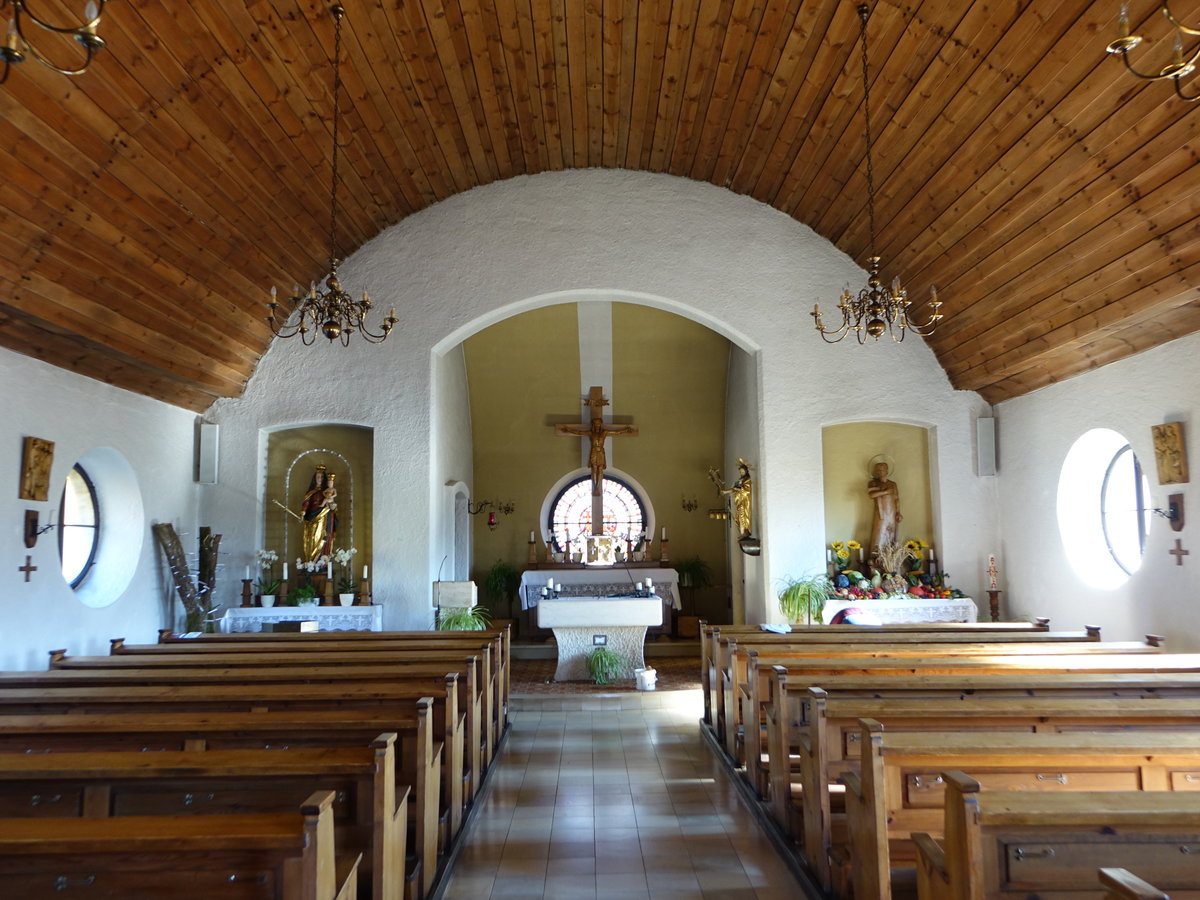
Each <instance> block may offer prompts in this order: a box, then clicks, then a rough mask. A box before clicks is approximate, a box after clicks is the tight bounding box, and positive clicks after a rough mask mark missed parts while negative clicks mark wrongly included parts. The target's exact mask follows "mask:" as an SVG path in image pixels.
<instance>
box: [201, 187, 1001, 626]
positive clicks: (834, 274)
mask: <svg viewBox="0 0 1200 900" xmlns="http://www.w3.org/2000/svg"><path fill="white" fill-rule="evenodd" d="M341 274H342V281H343V283H344V284H345V285H347V287H348V289H349V290H351V291H354V292H357V291H360V290H362V289H363V288H366V289H369V290H370V292H371V294H372V297H373V298H374V299H375V301H376V303H377V305H378V306H380V307H383V308H385V309H386V308H387V307H389V306H392V305H395V306H396V307H397V310H398V315H399V318H400V324H399V325H398V326H397V329H396V332H395V333H394V334H393V336H392V337H391V338H390V339H389V340H388V341H387V343H386V344H384V345H382V346H378V347H374V346H364V345H362V344H361V343H358V344H356V345H355V346H353V347H351V348H349V349H342V348H341V347H320V346H318V347H308V348H306V347H302V346H300V345H299V342H298V341H277V342H276V344H275V345H274V346H272V348H271V349H270V350H269V351H268V353H267V354H266V355H265V356H264V358H263V360H262V362H261V363H260V365H259V367H258V369H257V371H256V373H255V375H254V377H253V379H252V380H251V382H250V384H249V386H248V388H247V390H246V392H245V394H244V396H243V397H242V398H240V399H238V400H230V401H220V402H218V403H217V404H215V405H214V407H213V408H212V410H210V413H209V417H210V418H211V419H212V420H213V421H216V422H219V423H220V424H221V425H222V426H223V430H222V435H221V438H222V448H221V472H222V481H221V484H220V485H218V486H216V487H215V488H213V489H209V490H208V491H206V493H205V495H204V506H203V512H204V518H205V520H206V521H210V522H211V523H212V524H213V525H214V527H217V528H219V529H220V530H222V531H223V532H224V533H225V535H226V541H227V546H228V547H229V549H230V550H231V552H233V548H234V547H237V546H240V547H242V548H244V551H242V552H244V553H245V554H246V556H247V557H248V555H249V554H250V553H252V552H253V549H254V548H255V546H256V540H257V536H258V533H259V527H258V525H257V523H258V521H259V519H260V518H261V512H260V506H259V505H258V504H259V503H260V500H259V498H258V490H257V485H258V484H259V483H260V482H261V472H260V471H258V470H257V469H256V467H255V465H254V464H253V463H254V461H255V460H257V459H259V455H258V446H259V440H260V432H261V430H262V429H267V428H274V427H279V426H283V425H295V424H300V423H303V422H322V421H332V422H350V423H354V424H363V425H369V426H371V427H373V428H374V429H375V441H376V444H375V464H376V473H375V510H376V513H375V515H376V519H375V523H374V534H375V541H374V546H375V557H376V558H375V559H373V560H371V561H370V562H371V565H372V576H373V580H374V588H375V597H376V600H377V601H379V602H384V603H385V604H386V611H385V625H386V627H389V628H399V627H424V626H425V625H426V624H427V623H428V622H429V620H430V612H429V610H430V588H429V584H430V582H431V581H432V580H433V578H434V576H435V574H436V569H437V565H438V561H439V560H440V559H441V558H442V556H443V555H445V553H447V552H449V549H450V548H446V547H443V546H441V539H440V538H439V537H438V536H439V535H440V534H443V533H445V531H446V529H445V528H444V527H442V524H441V523H440V520H439V516H440V513H438V512H436V511H435V510H434V508H433V507H434V506H435V505H436V504H435V502H434V498H435V497H438V496H440V494H439V491H440V487H439V485H441V484H444V481H445V479H446V478H447V477H458V478H462V477H463V476H461V475H458V474H454V475H450V476H447V475H446V473H445V472H442V471H437V468H438V467H439V465H440V464H439V463H435V460H440V459H442V458H443V457H444V452H445V451H444V448H439V447H438V446H437V445H436V442H437V441H439V440H441V439H442V437H446V436H448V435H449V434H450V433H451V432H450V431H444V430H442V429H441V428H437V429H436V431H435V430H434V429H433V428H432V426H434V424H435V418H436V417H437V416H445V415H449V416H451V418H454V417H459V418H461V414H459V413H454V412H451V411H448V410H447V409H446V408H445V405H444V404H442V403H441V401H440V400H438V399H437V398H438V397H439V394H438V390H439V388H438V387H437V386H436V385H435V381H436V380H437V375H436V373H438V372H439V371H440V370H441V363H440V362H439V358H440V357H442V356H443V355H444V354H446V353H448V352H450V351H451V350H453V349H454V348H455V347H457V346H458V344H459V343H460V342H461V341H462V340H463V338H465V337H466V336H468V335H469V334H472V333H474V332H475V331H477V330H479V329H480V328H483V327H486V326H487V325H488V324H491V323H492V322H495V321H499V320H500V319H502V318H505V317H507V316H509V315H512V314H513V313H515V312H519V311H522V310H525V309H530V308H534V307H536V306H540V305H545V304H549V303H557V302H586V301H587V300H589V299H592V300H624V301H632V302H644V303H648V304H650V305H654V306H658V307H660V308H663V309H667V310H669V311H671V312H676V313H679V314H680V315H685V316H688V317H690V318H693V319H695V320H697V321H699V322H701V323H703V324H705V325H707V326H709V327H711V328H713V329H714V330H716V331H718V332H720V333H722V334H725V335H726V336H727V337H729V338H730V339H731V340H732V341H734V342H735V343H736V344H737V345H738V346H739V347H741V348H742V349H743V350H745V351H747V352H748V353H750V354H752V355H753V356H754V357H755V358H756V359H757V360H758V365H759V371H758V373H757V378H758V384H759V390H760V398H761V400H760V402H761V417H760V421H759V423H758V427H759V448H758V450H759V456H760V458H759V462H758V465H759V470H758V473H757V475H758V483H759V484H760V485H761V486H762V496H761V498H760V504H761V505H760V510H761V512H760V513H756V516H757V517H758V525H759V527H760V528H761V530H762V534H761V535H760V537H761V538H762V539H763V541H764V555H763V563H762V565H763V566H764V569H765V570H764V572H763V574H762V577H761V578H760V579H758V582H757V583H758V584H759V585H760V588H759V594H758V596H754V597H748V598H747V609H746V618H747V621H763V620H767V619H771V618H777V612H776V611H775V608H774V600H773V598H772V597H771V595H770V590H771V585H772V583H773V582H774V580H775V579H777V578H778V577H780V576H781V575H783V574H784V573H787V572H795V571H802V570H814V571H815V570H818V569H819V568H820V567H821V566H822V565H823V552H822V543H823V540H824V534H823V527H822V522H823V507H822V496H821V427H822V425H824V424H827V423H829V422H833V421H842V420H844V419H845V417H846V414H847V410H853V413H854V414H855V416H856V417H861V418H865V419H888V418H895V417H896V413H897V411H898V409H901V408H902V409H903V411H904V416H905V418H906V420H909V421H918V422H921V423H924V424H927V425H931V426H933V427H935V428H936V429H937V435H938V437H937V441H936V446H937V459H936V461H935V462H936V465H935V467H934V468H935V470H936V471H938V472H939V473H940V476H941V478H942V487H943V492H942V495H941V497H943V498H951V499H950V500H948V501H947V502H945V503H944V504H942V503H941V502H940V500H939V501H938V509H936V510H935V518H936V519H938V520H939V522H940V525H941V529H942V535H941V537H942V544H943V546H944V559H945V563H946V567H947V568H948V569H949V570H950V571H952V572H954V571H955V569H956V568H957V569H959V570H961V571H964V572H965V571H968V570H975V569H976V568H977V562H978V560H979V558H980V555H981V554H982V553H985V552H986V548H987V547H988V546H989V545H990V544H992V543H994V542H995V540H996V533H995V519H994V516H993V514H992V511H993V509H994V495H993V485H992V484H991V483H990V481H991V480H990V479H981V478H977V477H976V476H975V475H974V464H973V446H972V441H973V431H974V425H973V422H974V418H975V417H976V416H977V415H979V414H981V413H982V412H984V411H986V405H985V404H983V403H982V401H981V400H980V399H979V398H978V396H977V395H975V394H973V393H963V392H955V391H953V390H952V389H951V388H950V386H949V383H948V381H947V379H946V377H945V374H944V373H943V371H942V370H941V368H940V367H939V366H938V364H937V362H936V360H935V359H934V357H933V355H932V354H931V353H930V352H929V350H928V349H927V348H926V347H925V346H924V345H923V344H922V343H921V342H920V341H919V340H911V341H908V342H906V343H904V344H902V345H894V344H890V343H887V344H885V343H880V344H878V345H875V346H872V347H869V348H859V347H857V346H854V345H853V342H852V341H851V342H850V344H843V345H841V346H836V347H827V346H825V345H823V344H822V343H821V342H820V340H819V338H818V337H817V335H816V334H814V333H813V330H812V319H811V318H810V317H809V315H808V311H809V310H811V309H812V305H813V303H814V302H818V301H819V302H822V303H825V304H826V305H827V306H831V305H832V304H833V303H834V302H836V299H837V297H838V295H839V294H840V292H841V289H842V285H843V283H845V282H851V283H853V284H858V283H860V282H863V281H865V275H864V273H863V272H862V270H861V269H859V268H858V266H856V265H855V264H854V263H853V262H852V261H851V260H849V259H848V258H847V257H846V256H845V255H844V254H842V253H840V252H839V251H838V250H837V249H836V248H834V247H833V246H832V245H831V244H829V242H827V241H825V240H824V239H822V238H820V237H819V236H817V235H816V234H815V233H813V232H812V231H811V230H810V229H808V228H806V227H805V226H803V225H800V224H798V223H797V222H796V221H794V220H792V219H791V218H789V217H787V216H785V215H783V214H782V213H780V212H778V211H776V210H774V209H772V208H770V207H768V206H765V205H763V204H761V203H758V202H756V201H754V200H751V199H749V198H746V197H741V196H738V195H735V194H733V193H731V192H729V191H727V190H723V189H721V188H717V187H714V186H712V185H708V184H703V183H699V182H694V181H689V180H686V179H682V178H676V177H672V176H666V175H655V174H650V173H638V172H628V171H621V170H572V171H566V172H555V173H547V174H543V175H537V176H532V177H521V178H514V179H511V180H508V181H504V182H499V183H495V184H491V185H488V186H485V187H481V188H476V189H474V190H471V191H468V192H466V193H463V194H459V195H456V196H454V197H452V198H450V199H448V200H446V201H444V202H442V203H439V204H437V205H435V206H433V207H430V208H429V209H427V210H424V211H423V212H421V213H418V214H416V215H414V216H411V217H409V218H408V219H406V220H405V221H403V222H401V223H400V224H399V225H397V226H394V227H393V228H390V229H388V230H386V231H385V232H383V233H381V234H380V235H379V236H377V237H376V238H375V239H374V240H372V241H370V242H369V243H368V244H367V245H365V246H364V247H363V248H361V249H360V250H359V251H358V252H357V253H356V254H354V256H353V257H351V259H350V260H349V261H348V262H347V263H346V264H344V265H343V266H342V269H341ZM435 405H437V407H438V409H439V412H438V413H437V414H436V416H435V414H434V408H435ZM460 431H461V429H460ZM435 435H441V436H442V437H436V436H435ZM474 439H475V440H487V435H475V436H474ZM439 479H441V480H440V481H439ZM968 563H969V564H968ZM964 581H965V583H964V584H963V586H964V587H965V588H967V589H968V590H976V589H977V588H978V587H979V584H978V582H977V581H976V582H974V583H972V582H970V581H969V580H964Z"/></svg>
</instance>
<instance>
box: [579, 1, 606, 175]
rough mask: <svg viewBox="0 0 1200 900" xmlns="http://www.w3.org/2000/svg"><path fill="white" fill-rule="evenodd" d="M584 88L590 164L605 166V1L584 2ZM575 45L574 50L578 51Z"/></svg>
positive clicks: (588, 160) (588, 162)
mask: <svg viewBox="0 0 1200 900" xmlns="http://www.w3.org/2000/svg"><path fill="white" fill-rule="evenodd" d="M583 35H584V37H583V52H582V57H583V58H582V60H580V62H582V65H583V71H584V78H585V83H584V89H585V91H586V94H585V97H586V98H587V99H586V103H587V122H588V155H587V164H588V165H589V166H602V165H604V0H585V2H584V5H583ZM577 50H578V48H573V51H572V52H577Z"/></svg>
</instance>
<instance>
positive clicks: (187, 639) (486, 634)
mask: <svg viewBox="0 0 1200 900" xmlns="http://www.w3.org/2000/svg"><path fill="white" fill-rule="evenodd" d="M158 640H159V642H158V644H126V643H125V642H124V641H123V640H121V641H120V642H119V643H117V642H116V641H114V648H113V651H112V652H114V653H131V652H133V653H141V652H153V650H151V649H150V648H153V647H161V648H162V649H163V650H164V651H166V652H177V651H179V650H188V651H192V652H208V651H212V652H224V651H227V650H229V649H232V648H235V647H237V648H243V649H245V648H264V649H271V648H275V649H278V648H287V649H293V648H297V647H304V648H310V649H321V648H335V649H342V650H350V649H359V648H361V649H364V650H382V649H387V648H389V647H396V646H400V647H408V646H412V647H427V648H431V649H435V648H438V647H449V646H461V647H467V648H469V647H471V646H472V645H477V644H481V643H487V644H489V645H490V646H491V647H492V652H491V664H492V678H491V682H492V684H493V685H494V694H495V699H494V711H495V724H494V726H493V727H494V729H495V731H496V733H495V735H494V736H493V743H497V742H498V741H499V740H500V736H501V735H502V734H503V733H504V730H505V728H507V726H508V705H509V693H510V690H511V680H512V677H511V656H512V639H511V629H510V628H509V627H507V626H506V627H504V628H502V629H498V630H489V631H372V632H361V631H333V632H279V633H274V632H265V633H260V632H254V633H245V634H198V635H189V636H184V635H178V634H175V633H174V632H172V631H171V630H169V629H161V630H160V631H159V636H158Z"/></svg>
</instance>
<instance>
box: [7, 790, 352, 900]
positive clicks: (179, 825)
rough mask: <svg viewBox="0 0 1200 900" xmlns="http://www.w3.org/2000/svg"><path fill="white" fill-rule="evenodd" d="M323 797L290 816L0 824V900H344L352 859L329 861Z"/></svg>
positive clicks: (331, 850)
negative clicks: (71, 899)
mask: <svg viewBox="0 0 1200 900" xmlns="http://www.w3.org/2000/svg"><path fill="white" fill-rule="evenodd" d="M333 800H334V795H333V792H332V791H316V792H315V793H313V794H312V795H311V796H310V797H308V799H307V800H305V801H304V803H303V805H302V806H301V807H300V813H299V815H297V814H296V813H294V812H293V813H270V814H244V815H227V816H129V817H127V818H123V819H88V818H75V819H53V818H51V819H0V860H3V862H2V863H0V866H2V868H3V871H4V875H3V886H4V893H5V895H6V896H9V897H20V898H22V900H49V898H52V897H60V896H62V895H63V892H65V891H70V890H72V889H75V888H79V889H80V890H82V891H83V892H84V893H85V894H86V895H88V896H96V897H129V898H138V900H154V898H167V897H183V896H189V897H231V896H232V897H238V898H254V900H257V898H263V900H268V898H270V900H274V898H284V897H286V898H296V900H353V898H354V897H355V896H356V894H357V877H358V857H357V856H355V857H353V858H350V857H347V856H345V855H342V856H341V857H340V858H339V854H338V852H337V849H336V847H335V843H334V841H335V839H334V831H333V813H332V809H331V807H332V805H333Z"/></svg>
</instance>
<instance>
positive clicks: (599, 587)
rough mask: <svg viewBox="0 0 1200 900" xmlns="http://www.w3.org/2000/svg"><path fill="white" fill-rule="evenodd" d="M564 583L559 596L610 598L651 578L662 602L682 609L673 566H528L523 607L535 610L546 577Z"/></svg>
mask: <svg viewBox="0 0 1200 900" xmlns="http://www.w3.org/2000/svg"><path fill="white" fill-rule="evenodd" d="M548 578H553V579H554V580H555V581H557V582H561V583H562V593H561V594H559V596H560V597H607V596H608V595H609V594H628V593H631V592H632V591H633V586H634V585H635V584H637V583H638V582H639V581H644V580H645V579H647V578H649V579H650V580H651V581H653V582H654V592H655V593H656V594H658V595H659V596H660V597H662V599H663V605H664V606H666V605H667V604H670V607H671V609H681V608H682V605H681V604H680V602H679V573H678V572H676V571H675V570H674V569H670V568H667V569H641V568H639V569H627V568H625V567H624V566H622V565H620V564H617V565H615V566H592V567H591V568H585V569H527V570H526V571H525V572H523V573H522V574H521V609H533V608H534V607H536V606H537V605H538V603H539V602H540V601H541V599H542V588H544V587H545V586H546V579H548Z"/></svg>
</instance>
